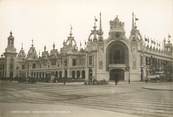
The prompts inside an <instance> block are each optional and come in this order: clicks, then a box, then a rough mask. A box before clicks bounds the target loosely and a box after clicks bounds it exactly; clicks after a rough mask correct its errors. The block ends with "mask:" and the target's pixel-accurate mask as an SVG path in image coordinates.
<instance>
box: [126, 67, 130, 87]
mask: <svg viewBox="0 0 173 117" xmlns="http://www.w3.org/2000/svg"><path fill="white" fill-rule="evenodd" d="M126 71H128V72H129V77H128V83H129V84H130V66H129V65H128V66H127V67H126Z"/></svg>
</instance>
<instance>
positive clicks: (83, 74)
mask: <svg viewBox="0 0 173 117" xmlns="http://www.w3.org/2000/svg"><path fill="white" fill-rule="evenodd" d="M82 78H83V79H85V70H82Z"/></svg>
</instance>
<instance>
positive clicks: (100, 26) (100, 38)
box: [98, 12, 103, 40]
mask: <svg viewBox="0 0 173 117" xmlns="http://www.w3.org/2000/svg"><path fill="white" fill-rule="evenodd" d="M98 34H99V40H102V39H103V37H102V35H103V31H102V16H101V12H100V25H99V32H98Z"/></svg>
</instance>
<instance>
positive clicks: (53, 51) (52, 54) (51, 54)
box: [50, 44, 58, 57]
mask: <svg viewBox="0 0 173 117" xmlns="http://www.w3.org/2000/svg"><path fill="white" fill-rule="evenodd" d="M57 54H58V51H57V49H55V44H53V49H52V50H51V51H50V56H51V57H57Z"/></svg>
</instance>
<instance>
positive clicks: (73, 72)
mask: <svg viewBox="0 0 173 117" xmlns="http://www.w3.org/2000/svg"><path fill="white" fill-rule="evenodd" d="M72 78H73V79H75V71H72Z"/></svg>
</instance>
